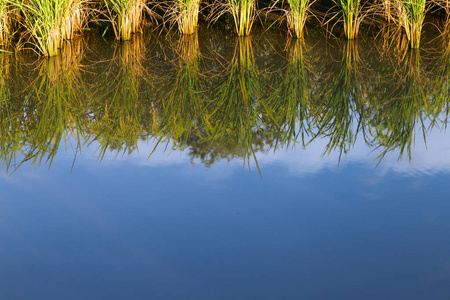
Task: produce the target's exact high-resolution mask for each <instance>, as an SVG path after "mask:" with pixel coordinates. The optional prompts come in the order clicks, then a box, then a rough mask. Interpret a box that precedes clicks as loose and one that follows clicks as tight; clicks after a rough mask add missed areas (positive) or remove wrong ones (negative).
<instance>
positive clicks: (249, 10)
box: [211, 0, 256, 36]
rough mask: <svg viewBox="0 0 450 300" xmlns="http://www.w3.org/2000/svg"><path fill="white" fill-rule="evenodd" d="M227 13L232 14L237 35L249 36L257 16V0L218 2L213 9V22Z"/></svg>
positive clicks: (226, 0)
mask: <svg viewBox="0 0 450 300" xmlns="http://www.w3.org/2000/svg"><path fill="white" fill-rule="evenodd" d="M225 13H230V14H231V15H232V17H233V21H234V25H235V30H236V33H237V35H238V36H247V35H249V34H250V32H251V29H252V26H253V22H254V21H255V18H256V1H255V0H225V2H217V3H215V4H214V7H213V9H212V13H211V16H212V18H211V19H212V22H213V23H214V22H216V21H217V20H218V19H219V18H220V17H221V16H222V15H224V14H225Z"/></svg>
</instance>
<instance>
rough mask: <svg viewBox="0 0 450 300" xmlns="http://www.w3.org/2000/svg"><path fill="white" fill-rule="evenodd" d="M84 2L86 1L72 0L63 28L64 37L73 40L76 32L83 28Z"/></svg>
mask: <svg viewBox="0 0 450 300" xmlns="http://www.w3.org/2000/svg"><path fill="white" fill-rule="evenodd" d="M84 4H85V2H84V1H83V0H73V1H71V3H70V6H69V7H68V13H67V16H66V20H65V23H64V26H63V30H62V35H63V38H64V39H66V40H71V39H72V38H73V37H74V34H75V33H76V32H78V31H81V30H82V28H83V24H84V22H85V11H84V8H83V5H84Z"/></svg>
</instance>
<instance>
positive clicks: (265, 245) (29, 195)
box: [0, 26, 450, 300]
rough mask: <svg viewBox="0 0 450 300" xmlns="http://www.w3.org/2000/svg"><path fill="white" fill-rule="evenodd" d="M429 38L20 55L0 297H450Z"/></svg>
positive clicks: (8, 69)
mask: <svg viewBox="0 0 450 300" xmlns="http://www.w3.org/2000/svg"><path fill="white" fill-rule="evenodd" d="M430 27H431V26H430ZM427 30H428V31H430V35H429V36H427V35H425V37H424V42H423V43H424V45H425V46H424V47H423V49H422V50H421V51H420V52H419V51H409V50H408V49H407V47H405V45H406V46H407V44H402V43H401V41H400V40H399V42H398V43H397V42H395V41H396V40H393V39H390V38H389V37H387V38H383V37H379V38H378V39H377V40H375V42H374V41H373V39H372V38H371V37H368V36H367V37H364V36H362V37H361V38H360V39H359V40H358V41H355V42H351V43H347V42H346V41H342V40H336V39H332V38H329V39H325V38H324V37H323V33H322V32H315V31H314V30H311V32H309V34H308V36H307V38H306V39H305V41H304V43H298V42H295V41H291V40H289V39H288V38H287V37H286V36H284V35H283V34H279V33H277V32H270V31H269V32H266V33H264V34H259V33H255V34H254V36H252V37H251V38H243V39H238V38H235V37H233V36H231V35H229V34H228V33H225V32H220V31H214V34H211V33H208V31H200V34H199V35H198V36H193V37H189V38H179V37H178V36H172V35H168V36H159V37H155V36H151V37H148V36H146V37H145V38H143V39H142V38H141V39H139V38H136V39H135V40H133V41H131V42H129V43H125V44H116V43H114V42H113V41H112V40H110V39H108V38H106V39H101V38H99V36H98V35H95V34H94V35H93V36H92V37H91V38H88V39H85V40H78V41H74V42H73V43H72V45H71V46H67V48H66V49H63V52H62V54H61V56H59V57H57V58H52V59H39V60H36V59H35V58H34V57H33V56H27V55H25V54H23V55H17V56H8V57H4V58H2V64H1V65H0V69H1V76H0V93H1V94H0V95H1V98H0V99H1V100H2V101H1V107H0V114H1V116H0V120H1V121H0V122H1V127H0V136H1V148H0V149H1V152H0V160H1V162H2V172H1V173H0V299H8V300H10V299H11V300H15V299H26V300H28V299H37V300H40V299H45V300H48V299H67V300H69V299H95V300H97V299H450V235H449V234H448V233H449V231H450V197H449V196H448V183H449V182H450V156H449V155H448V153H449V150H450V140H449V136H448V134H447V132H446V126H447V121H448V106H449V105H448V103H449V101H450V97H449V78H448V71H449V70H450V53H449V52H445V51H441V50H440V49H443V48H440V46H441V45H443V44H445V43H446V39H445V37H444V38H441V39H436V38H435V36H434V35H433V32H432V31H433V29H432V28H428V29H427V27H426V32H427ZM393 41H394V42H393Z"/></svg>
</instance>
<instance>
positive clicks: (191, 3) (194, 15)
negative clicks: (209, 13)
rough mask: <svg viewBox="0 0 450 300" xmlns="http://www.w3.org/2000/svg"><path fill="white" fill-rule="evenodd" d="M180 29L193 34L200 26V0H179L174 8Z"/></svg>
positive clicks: (182, 31) (184, 32)
mask: <svg viewBox="0 0 450 300" xmlns="http://www.w3.org/2000/svg"><path fill="white" fill-rule="evenodd" d="M172 10H174V11H175V14H174V16H175V19H176V22H177V23H178V30H179V31H180V32H181V33H182V34H193V33H194V32H195V31H196V29H197V26H198V13H199V11H200V0H177V1H176V4H175V7H174V9H172Z"/></svg>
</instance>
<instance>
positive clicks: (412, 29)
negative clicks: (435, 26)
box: [390, 0, 427, 49]
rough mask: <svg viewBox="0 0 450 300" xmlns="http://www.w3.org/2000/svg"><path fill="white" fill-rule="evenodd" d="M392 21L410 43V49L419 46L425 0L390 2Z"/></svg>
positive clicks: (394, 0) (395, 0)
mask: <svg viewBox="0 0 450 300" xmlns="http://www.w3.org/2000/svg"><path fill="white" fill-rule="evenodd" d="M391 7H392V13H391V14H390V15H391V16H392V19H393V20H394V21H395V22H396V23H397V24H398V25H399V26H401V27H402V28H403V29H404V30H405V33H406V36H407V38H408V40H409V41H410V47H411V48H413V49H415V48H419V46H420V38H421V33H422V26H423V21H424V19H425V13H426V11H427V9H426V1H425V0H392V3H391Z"/></svg>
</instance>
